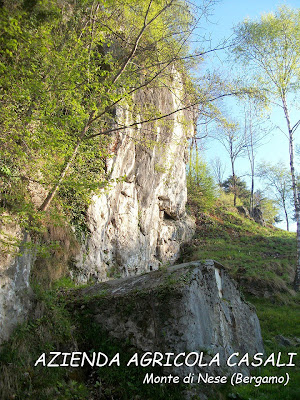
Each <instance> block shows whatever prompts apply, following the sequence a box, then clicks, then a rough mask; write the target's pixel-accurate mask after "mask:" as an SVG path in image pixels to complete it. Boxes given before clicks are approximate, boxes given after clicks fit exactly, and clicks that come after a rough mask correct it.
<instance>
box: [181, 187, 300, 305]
mask: <svg viewBox="0 0 300 400" xmlns="http://www.w3.org/2000/svg"><path fill="white" fill-rule="evenodd" d="M188 207H189V209H190V212H191V214H192V215H193V216H194V218H195V221H196V234H195V237H194V239H193V241H192V243H191V244H190V245H189V246H187V247H186V248H184V249H183V254H182V260H185V261H187V260H196V259H197V260H198V259H207V258H213V259H215V260H217V261H218V262H220V263H221V264H223V265H224V267H225V268H226V269H227V270H228V272H229V273H230V275H231V276H232V277H233V278H234V279H236V280H237V281H238V282H239V284H240V288H241V289H242V290H243V291H244V293H245V294H246V293H247V294H250V295H254V296H258V297H264V298H269V297H275V298H280V297H282V298H284V296H285V295H286V294H288V293H291V287H292V282H293V279H294V274H295V267H294V266H295V262H296V234H295V233H293V232H287V231H284V230H282V229H278V228H275V227H274V226H273V225H266V226H261V225H260V224H257V223H256V222H255V221H254V220H252V219H251V218H247V217H245V216H243V215H241V214H240V213H239V212H238V210H237V208H236V207H233V206H232V205H231V204H230V199H229V198H226V196H225V195H224V196H223V198H222V199H219V200H217V201H216V203H215V204H214V205H213V206H211V207H210V208H209V210H208V211H206V212H203V211H202V210H201V208H199V206H198V205H197V203H195V202H192V201H191V200H189V204H188Z"/></svg>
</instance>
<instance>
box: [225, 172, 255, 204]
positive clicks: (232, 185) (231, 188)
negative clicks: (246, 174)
mask: <svg viewBox="0 0 300 400" xmlns="http://www.w3.org/2000/svg"><path fill="white" fill-rule="evenodd" d="M222 187H223V189H224V191H225V193H233V194H234V195H235V200H237V198H239V199H240V200H241V201H242V203H243V204H244V206H245V207H247V208H249V198H250V191H249V189H248V188H247V184H246V182H245V181H243V180H241V179H240V178H239V177H238V176H235V177H233V176H230V177H229V178H228V179H226V180H225V181H224V182H223V183H222ZM235 205H236V204H235Z"/></svg>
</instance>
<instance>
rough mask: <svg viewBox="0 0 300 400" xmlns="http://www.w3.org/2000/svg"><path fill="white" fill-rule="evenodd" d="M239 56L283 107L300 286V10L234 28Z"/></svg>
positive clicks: (282, 10) (279, 12)
mask: <svg viewBox="0 0 300 400" xmlns="http://www.w3.org/2000/svg"><path fill="white" fill-rule="evenodd" d="M235 43H236V46H235V54H236V58H237V59H238V60H240V61H242V62H243V63H244V66H245V67H246V66H247V67H250V68H249V72H252V73H254V74H255V78H257V80H258V81H259V84H260V86H261V88H262V91H263V92H264V93H265V95H266V96H267V97H268V98H269V99H270V101H272V102H276V105H277V106H279V107H280V109H281V110H282V112H283V116H284V119H285V123H286V135H287V137H288V139H289V156H290V170H291V177H292V190H293V201H294V209H295V217H296V221H297V267H296V274H295V281H294V287H295V289H296V290H299V285H300V201H299V195H298V189H297V180H296V174H295V166H294V135H295V132H296V130H297V128H298V127H299V125H300V120H295V121H293V122H292V117H291V107H292V106H291V105H292V98H291V97H292V95H293V94H295V93H296V92H297V90H298V89H299V76H300V51H299V48H300V10H299V9H296V10H293V9H290V8H288V7H286V6H283V7H280V8H278V10H277V11H276V12H275V13H268V14H264V15H262V17H261V19H260V20H259V21H250V20H246V21H244V22H243V23H241V24H240V25H238V26H237V28H236V29H235Z"/></svg>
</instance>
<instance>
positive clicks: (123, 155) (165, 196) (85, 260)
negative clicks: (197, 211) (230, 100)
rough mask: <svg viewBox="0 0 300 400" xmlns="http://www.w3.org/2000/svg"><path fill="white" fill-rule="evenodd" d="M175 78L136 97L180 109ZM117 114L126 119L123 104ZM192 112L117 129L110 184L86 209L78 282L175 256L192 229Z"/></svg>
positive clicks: (151, 266) (131, 271)
mask: <svg viewBox="0 0 300 400" xmlns="http://www.w3.org/2000/svg"><path fill="white" fill-rule="evenodd" d="M173 79H174V88H173V90H170V88H165V87H162V88H159V89H157V88H156V89H154V88H147V89H146V90H144V91H141V92H140V93H139V94H137V95H136V96H135V98H134V103H135V104H136V105H142V106H143V105H149V104H150V105H152V106H153V107H155V109H156V110H158V111H159V113H161V114H167V113H169V112H171V111H173V110H174V109H176V108H180V107H182V104H181V103H180V101H179V100H178V99H179V98H180V97H182V96H181V93H180V90H181V89H180V82H178V77H177V78H176V75H175V74H174V77H173ZM117 113H119V115H118V119H119V121H124V120H126V121H127V123H128V120H129V119H130V115H131V114H130V113H129V112H128V111H122V110H121V109H118V110H117ZM192 117H193V115H192V113H191V112H189V113H188V112H183V111H180V112H178V113H176V114H174V115H171V116H170V117H169V118H168V119H167V121H166V120H164V122H163V123H158V122H156V123H152V124H149V123H148V124H145V125H140V126H137V128H131V129H127V130H125V131H122V130H121V131H119V132H117V133H116V134H115V135H114V137H113V140H112V145H111V150H112V154H113V158H111V159H109V160H107V170H108V173H109V174H110V179H111V180H112V183H111V185H110V187H109V188H108V189H105V190H103V191H102V194H100V195H98V196H94V198H93V204H92V205H91V206H90V207H89V209H88V213H87V219H88V228H89V230H90V235H89V237H88V238H87V239H86V242H85V245H84V246H83V247H82V251H81V254H80V256H79V257H78V260H77V265H76V269H75V271H74V276H76V277H77V279H78V280H79V281H81V282H85V281H88V280H91V279H93V278H94V279H95V280H102V281H103V280H107V279H108V278H109V277H120V276H129V275H135V274H140V273H143V272H148V271H152V270H155V269H157V268H158V266H159V265H162V264H164V263H169V262H170V263H173V262H174V261H175V260H176V259H177V258H178V256H179V251H180V245H181V244H182V243H183V242H185V241H188V240H189V239H190V238H191V236H192V235H193V231H194V223H193V221H192V220H191V219H190V218H188V217H187V215H186V212H185V204H186V198H187V192H186V172H185V168H186V161H187V157H186V147H187V138H188V137H190V136H191V135H193V134H194V132H193V120H192ZM137 118H140V120H141V119H142V116H141V115H137V116H136V119H137ZM120 178H123V179H121V180H120Z"/></svg>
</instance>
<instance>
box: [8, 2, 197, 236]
mask: <svg viewBox="0 0 300 400" xmlns="http://www.w3.org/2000/svg"><path fill="white" fill-rule="evenodd" d="M0 14H1V15H0V26H1V28H0V55H1V60H0V69H1V70H2V72H3V73H2V74H1V78H0V87H1V92H0V96H1V106H2V109H1V117H0V127H1V135H0V174H1V178H3V181H2V182H1V184H0V206H1V207H2V209H1V210H0V212H1V211H5V210H9V211H10V212H12V213H15V214H20V213H25V214H27V220H28V221H32V219H33V215H34V214H38V213H39V211H38V210H37V208H38V207H37V205H36V204H35V205H33V204H32V199H31V197H32V196H31V194H32V193H31V190H30V186H33V185H34V186H35V189H41V188H42V190H41V191H42V196H41V199H40V200H41V201H40V202H42V201H43V200H46V199H47V197H48V196H50V195H51V194H52V193H53V197H58V199H57V202H56V205H55V206H56V207H57V208H59V209H60V210H63V212H64V213H65V215H66V216H67V218H68V219H69V221H71V222H72V223H73V224H74V225H75V226H76V227H77V230H78V233H79V236H81V234H82V233H84V234H86V233H87V231H86V226H85V210H86V208H87V206H88V204H89V201H90V198H91V194H92V193H95V192H96V191H97V190H98V189H99V188H102V187H104V186H105V185H106V184H107V183H108V181H109V171H108V170H107V165H106V162H107V159H108V158H109V157H111V156H113V155H114V151H115V150H114V149H112V146H111V134H112V132H116V133H117V131H118V129H120V131H121V132H122V130H123V129H124V124H125V119H126V118H127V117H126V116H125V114H124V115H122V116H121V115H120V113H116V109H115V107H116V105H118V106H119V109H120V110H122V109H123V110H128V111H129V112H130V113H131V115H132V120H131V121H130V122H132V123H134V121H135V119H136V118H137V114H139V115H144V116H145V118H149V119H151V118H154V119H155V118H157V117H161V112H160V111H158V110H157V109H155V110H153V105H151V104H143V106H140V107H139V106H137V105H136V104H134V99H133V94H134V93H135V92H137V91H138V90H139V88H144V87H147V88H155V87H157V84H158V83H157V82H158V79H159V85H165V87H169V86H170V84H171V82H172V81H173V76H172V68H173V66H176V68H177V71H178V72H182V73H183V72H184V71H185V63H184V61H181V58H182V57H183V56H184V55H186V54H187V51H188V48H187V46H186V34H185V32H186V31H187V30H188V29H189V27H190V26H191V25H192V24H193V23H194V22H195V19H194V18H193V17H192V14H191V13H190V12H189V9H188V7H187V5H186V4H185V2H181V1H174V2H170V3H169V4H168V3H167V2H165V1H160V0H156V1H153V2H151V3H149V2H148V1H146V0H143V1H140V2H138V3H137V2H133V1H131V0H118V1H113V2H112V1H104V0H103V1H100V2H98V3H97V4H96V3H95V2H94V1H92V0H80V1H76V2H72V3H69V2H66V1H61V2H56V1H53V0H40V1H30V0H24V1H21V0H19V1H17V2H14V4H12V3H10V2H8V1H4V2H3V6H2V7H1V9H0ZM183 43H184V44H185V46H183ZM171 65H172V68H171ZM185 80H186V82H187V86H188V82H189V79H188V76H187V74H186V73H185ZM117 114H118V115H117ZM121 114H122V113H121ZM124 118H125V119H124ZM126 121H127V122H126V124H129V122H128V120H126ZM117 135H118V133H117ZM47 193H48V196H47ZM57 194H58V196H57ZM49 198H50V197H49ZM50 202H52V198H50V200H49V203H50ZM58 204H59V206H58ZM40 208H41V210H42V211H44V210H46V209H47V208H48V204H47V205H44V203H43V204H42V205H41V206H40ZM28 225H29V222H28Z"/></svg>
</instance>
